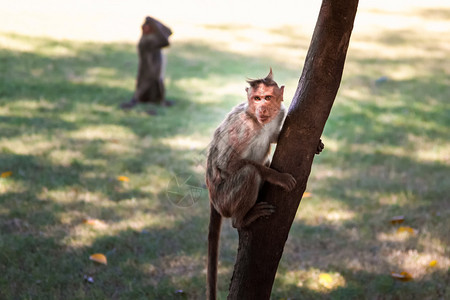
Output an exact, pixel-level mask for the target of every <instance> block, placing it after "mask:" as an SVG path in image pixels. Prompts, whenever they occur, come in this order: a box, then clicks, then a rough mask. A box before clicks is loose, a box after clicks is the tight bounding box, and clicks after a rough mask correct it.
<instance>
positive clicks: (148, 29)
mask: <svg viewBox="0 0 450 300" xmlns="http://www.w3.org/2000/svg"><path fill="white" fill-rule="evenodd" d="M153 32H154V28H153V22H152V18H151V17H146V18H145V21H144V24H142V34H143V35H147V34H152V33H153Z"/></svg>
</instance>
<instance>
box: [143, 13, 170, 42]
mask: <svg viewBox="0 0 450 300" xmlns="http://www.w3.org/2000/svg"><path fill="white" fill-rule="evenodd" d="M149 21H150V24H151V26H152V28H153V29H154V30H155V36H156V37H157V47H158V48H163V47H166V46H169V36H171V35H172V30H170V28H169V27H167V26H166V25H164V24H163V23H161V22H160V21H158V20H156V19H154V18H152V17H149Z"/></svg>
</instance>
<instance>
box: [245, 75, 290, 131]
mask: <svg viewBox="0 0 450 300" xmlns="http://www.w3.org/2000/svg"><path fill="white" fill-rule="evenodd" d="M246 91H247V99H248V105H249V112H250V113H252V114H253V115H254V116H255V117H256V119H257V120H258V122H259V123H260V124H262V125H264V124H267V123H270V121H272V120H273V119H274V118H275V117H276V116H277V115H278V113H279V112H280V108H281V102H282V101H283V92H284V86H282V87H281V88H279V87H277V86H266V85H264V84H260V85H258V86H257V87H255V88H247V89H246Z"/></svg>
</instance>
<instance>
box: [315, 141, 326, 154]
mask: <svg viewBox="0 0 450 300" xmlns="http://www.w3.org/2000/svg"><path fill="white" fill-rule="evenodd" d="M323 148H325V145H324V143H322V139H319V145H317V149H316V154H320V152H322V150H323Z"/></svg>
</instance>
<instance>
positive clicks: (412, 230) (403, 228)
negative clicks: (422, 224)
mask: <svg viewBox="0 0 450 300" xmlns="http://www.w3.org/2000/svg"><path fill="white" fill-rule="evenodd" d="M402 232H408V233H410V234H416V233H417V230H415V229H413V228H411V227H409V226H400V227H399V228H398V229H397V233H402Z"/></svg>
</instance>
